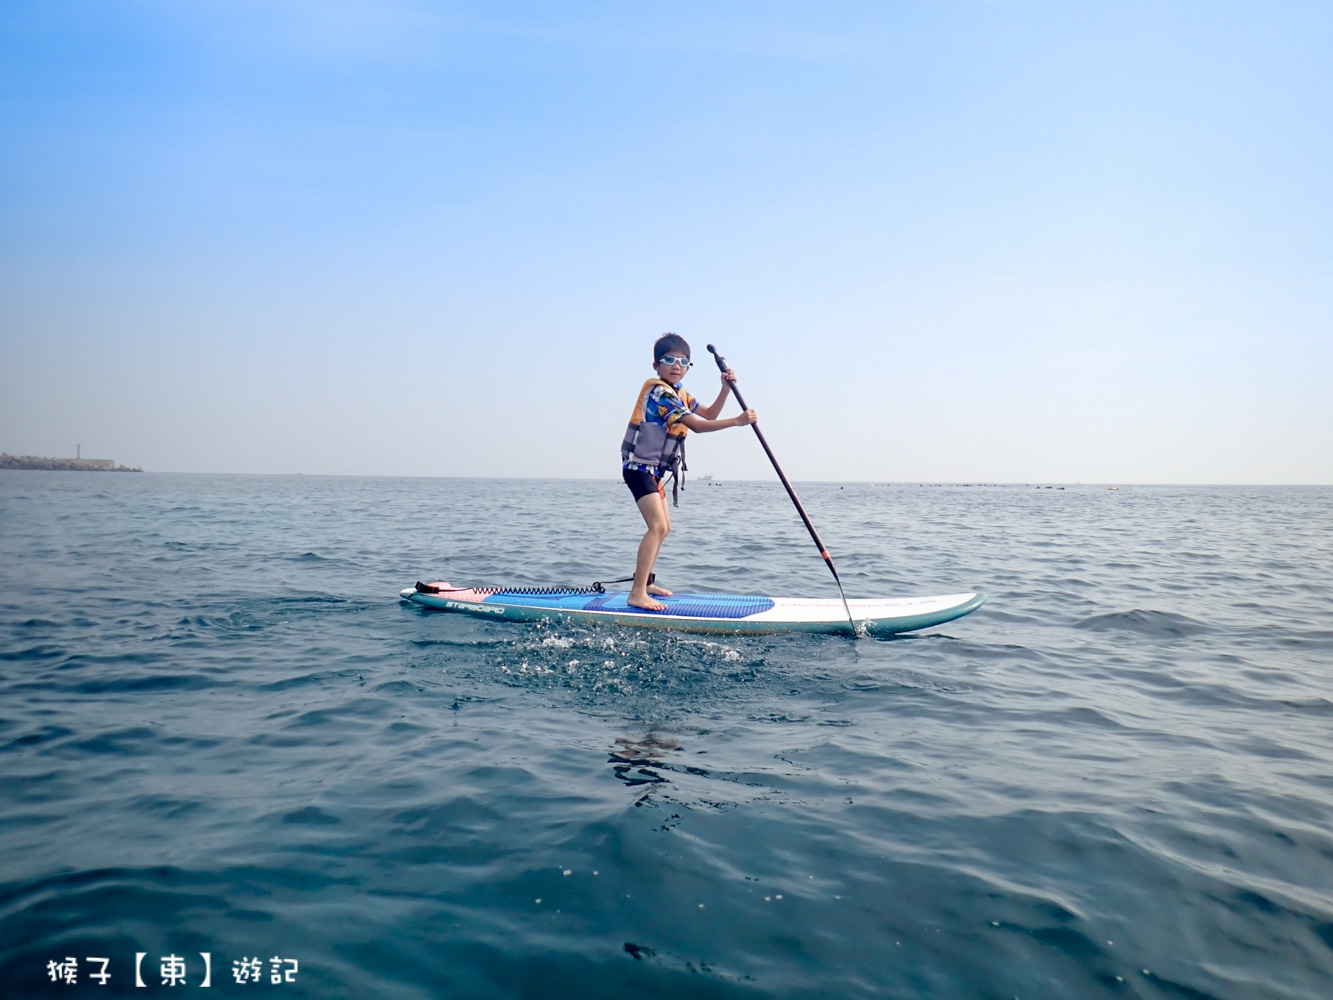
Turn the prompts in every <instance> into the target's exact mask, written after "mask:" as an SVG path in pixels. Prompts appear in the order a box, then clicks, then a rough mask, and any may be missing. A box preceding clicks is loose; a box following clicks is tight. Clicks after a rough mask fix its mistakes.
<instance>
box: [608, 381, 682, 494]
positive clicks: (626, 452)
mask: <svg viewBox="0 0 1333 1000" xmlns="http://www.w3.org/2000/svg"><path fill="white" fill-rule="evenodd" d="M697 409H699V401H698V400H697V399H695V398H694V397H693V396H691V395H690V394H689V393H688V392H686V391H685V390H684V389H682V388H681V387H680V386H674V387H673V386H672V385H671V383H669V382H666V381H663V380H662V379H660V378H650V379H649V380H648V381H647V382H645V383H644V384H643V388H642V389H640V390H639V399H638V401H637V402H636V403H635V404H634V411H633V413H631V414H630V421H629V429H628V430H626V432H625V440H624V441H622V442H621V444H620V460H621V463H622V465H623V466H624V468H626V469H637V470H639V471H641V472H650V473H652V474H653V475H654V476H658V477H659V478H660V477H661V476H662V475H664V474H665V473H666V472H668V471H669V470H670V469H671V468H672V466H673V465H674V464H675V462H676V460H677V457H678V455H679V454H680V450H681V446H682V445H683V444H684V441H685V435H686V433H688V428H687V427H686V426H685V425H684V424H683V423H681V418H682V417H684V416H685V414H687V413H693V412H695V411H696V410H697Z"/></svg>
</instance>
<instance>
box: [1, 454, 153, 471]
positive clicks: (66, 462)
mask: <svg viewBox="0 0 1333 1000" xmlns="http://www.w3.org/2000/svg"><path fill="white" fill-rule="evenodd" d="M0 469H45V470H47V471H55V472H143V469H138V468H135V469H132V468H130V467H129V466H128V465H117V464H116V463H115V460H114V459H110V458H42V457H40V456H37V455H10V454H7V453H5V452H0Z"/></svg>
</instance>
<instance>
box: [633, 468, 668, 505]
mask: <svg viewBox="0 0 1333 1000" xmlns="http://www.w3.org/2000/svg"><path fill="white" fill-rule="evenodd" d="M625 485H626V486H628V487H629V491H630V492H631V493H633V494H634V502H635V503H638V502H639V501H640V500H642V499H643V498H644V497H646V496H647V495H648V494H649V493H661V492H662V487H661V484H660V483H659V481H658V478H657V477H656V476H654V475H653V474H652V473H651V472H644V471H643V470H642V469H626V470H625Z"/></svg>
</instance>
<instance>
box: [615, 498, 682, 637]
mask: <svg viewBox="0 0 1333 1000" xmlns="http://www.w3.org/2000/svg"><path fill="white" fill-rule="evenodd" d="M639 513H640V514H642V515H643V520H644V523H645V524H647V525H648V530H647V531H646V532H644V535H643V541H641V542H640V543H639V559H638V562H637V563H636V564H635V566H634V583H632V584H631V585H630V591H629V597H627V598H625V603H626V604H628V605H630V606H631V607H634V608H643V609H645V610H647V611H661V610H662V609H664V608H665V607H666V605H665V604H663V603H662V602H661V601H655V600H653V599H652V598H651V597H650V596H648V576H649V575H650V574H651V573H652V571H653V565H654V564H655V563H656V562H657V553H658V552H659V551H661V548H662V541H663V540H664V539H665V538H666V536H667V533H668V532H669V531H670V530H671V516H670V515H669V514H668V513H667V505H666V498H665V497H663V496H662V494H661V493H649V494H647V495H646V496H642V497H639ZM654 590H656V591H657V592H658V593H660V594H662V595H663V596H666V595H667V594H669V593H670V591H665V590H663V589H662V588H661V587H655V588H654Z"/></svg>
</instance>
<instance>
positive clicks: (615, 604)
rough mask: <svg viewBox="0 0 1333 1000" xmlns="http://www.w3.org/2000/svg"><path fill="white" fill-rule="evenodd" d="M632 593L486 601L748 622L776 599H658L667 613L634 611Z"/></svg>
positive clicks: (739, 596)
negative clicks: (631, 605)
mask: <svg viewBox="0 0 1333 1000" xmlns="http://www.w3.org/2000/svg"><path fill="white" fill-rule="evenodd" d="M627 597H629V593H628V591H624V590H620V591H615V592H612V593H608V594H521V593H511V592H506V591H503V590H502V591H500V592H499V593H498V594H492V595H491V596H490V597H488V598H486V601H485V603H488V604H517V605H521V606H522V607H525V608H551V609H552V610H558V611H627V612H630V613H632V614H639V615H683V616H685V617H688V618H745V617H747V616H749V615H757V614H759V612H761V611H768V610H769V609H771V608H772V607H773V599H772V598H770V597H763V596H761V595H757V594H672V595H671V596H670V597H659V598H657V599H658V600H659V601H661V602H662V603H663V604H665V605H666V609H665V610H663V611H649V610H647V609H645V608H633V607H630V606H629V605H628V604H626V603H625V599H626V598H627Z"/></svg>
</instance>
